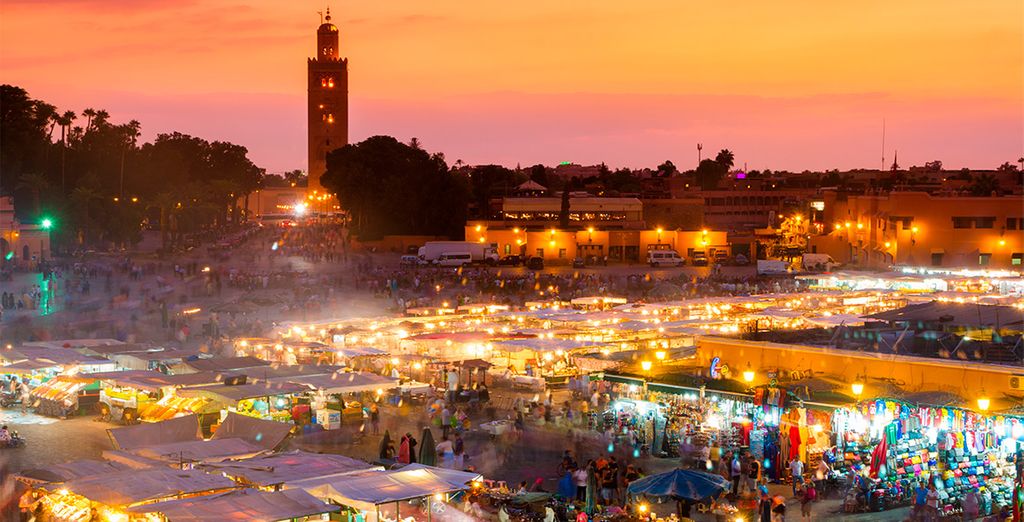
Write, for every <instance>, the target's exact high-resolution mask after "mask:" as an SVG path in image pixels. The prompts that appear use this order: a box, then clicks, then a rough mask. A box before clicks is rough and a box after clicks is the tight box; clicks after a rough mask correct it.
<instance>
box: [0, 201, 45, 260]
mask: <svg viewBox="0 0 1024 522" xmlns="http://www.w3.org/2000/svg"><path fill="white" fill-rule="evenodd" d="M49 258H50V231H49V230H46V229H44V227H43V226H42V224H27V223H21V222H20V221H18V219H17V218H16V217H15V215H14V200H13V199H12V198H11V197H9V196H3V197H0V266H8V265H12V264H13V265H19V266H34V265H35V264H36V263H38V262H39V261H42V260H45V259H49Z"/></svg>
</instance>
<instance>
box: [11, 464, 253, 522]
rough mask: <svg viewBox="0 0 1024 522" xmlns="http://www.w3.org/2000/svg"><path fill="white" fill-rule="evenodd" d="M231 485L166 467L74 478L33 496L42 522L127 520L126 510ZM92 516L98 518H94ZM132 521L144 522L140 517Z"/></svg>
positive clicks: (221, 479)
mask: <svg viewBox="0 0 1024 522" xmlns="http://www.w3.org/2000/svg"><path fill="white" fill-rule="evenodd" d="M235 488H236V486H235V484H234V482H232V481H231V480H230V479H228V478H226V477H223V476H221V475H210V474H207V473H203V472H200V471H196V470H177V469H171V468H165V467H155V468H149V469H132V470H125V471H114V472H111V473H103V474H98V475H90V476H84V477H79V478H75V479H72V480H69V481H67V482H64V483H59V484H45V485H43V486H41V487H39V488H38V489H36V490H35V491H29V492H27V493H25V494H26V495H32V494H33V493H36V494H41V495H42V497H41V499H40V502H41V504H42V509H43V512H44V520H53V521H57V522H88V521H91V520H111V521H114V520H119V521H130V520H132V515H129V513H128V510H130V509H131V508H133V507H136V506H141V505H144V504H150V503H152V502H154V501H155V502H159V501H162V500H172V499H183V498H192V497H197V496H200V495H206V494H214V493H219V492H226V491H229V490H232V489H235ZM94 514H95V515H97V516H99V517H100V518H95V516H94ZM135 520H145V519H144V518H142V517H139V518H136V519H135Z"/></svg>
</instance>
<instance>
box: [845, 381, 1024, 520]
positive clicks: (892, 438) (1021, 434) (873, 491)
mask: <svg viewBox="0 0 1024 522" xmlns="http://www.w3.org/2000/svg"><path fill="white" fill-rule="evenodd" d="M832 427H833V430H834V431H835V433H836V434H837V437H836V446H837V449H838V452H839V453H838V455H837V457H836V463H835V467H836V468H837V469H839V470H841V471H851V470H852V471H853V472H856V473H859V474H860V475H861V476H862V477H865V478H864V479H861V483H860V486H861V495H862V497H861V498H851V499H849V500H850V504H851V506H850V507H856V506H857V505H858V504H860V503H867V504H868V506H869V507H870V508H871V509H873V510H881V509H888V508H893V507H898V506H901V505H906V504H909V503H910V499H911V494H912V491H913V489H914V487H915V485H917V484H934V485H935V487H936V489H937V490H938V494H939V499H940V510H941V512H942V513H943V514H945V515H956V514H957V513H958V512H959V510H960V509H961V507H960V502H959V501H960V500H961V499H962V498H963V497H964V496H965V494H966V493H967V491H969V490H974V491H976V492H977V493H978V494H979V497H980V507H981V510H982V513H985V514H987V513H990V512H991V510H992V506H993V505H1000V506H1006V505H1010V504H1011V502H1012V500H1013V498H1014V497H1013V492H1014V485H1015V479H1016V474H1017V473H1016V468H1015V465H1014V458H1015V457H1016V456H1017V452H1018V449H1019V447H1020V441H1021V440H1024V422H1022V420H1021V419H1020V418H1019V417H1016V416H1007V415H984V414H981V413H977V412H973V411H970V410H965V409H962V408H952V407H931V406H924V405H917V404H913V403H909V402H905V401H902V400H898V399H892V398H880V399H874V400H868V401H863V402H860V403H859V404H856V405H854V406H850V407H844V408H840V409H837V410H836V411H835V412H834V414H833V417H832Z"/></svg>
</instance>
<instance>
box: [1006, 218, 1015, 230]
mask: <svg viewBox="0 0 1024 522" xmlns="http://www.w3.org/2000/svg"><path fill="white" fill-rule="evenodd" d="M1006 230H1017V218H1006Z"/></svg>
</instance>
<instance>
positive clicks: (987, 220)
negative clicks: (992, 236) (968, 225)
mask: <svg viewBox="0 0 1024 522" xmlns="http://www.w3.org/2000/svg"><path fill="white" fill-rule="evenodd" d="M995 226H996V218H994V217H989V216H986V217H980V218H974V227H975V228H993V227H995Z"/></svg>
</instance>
